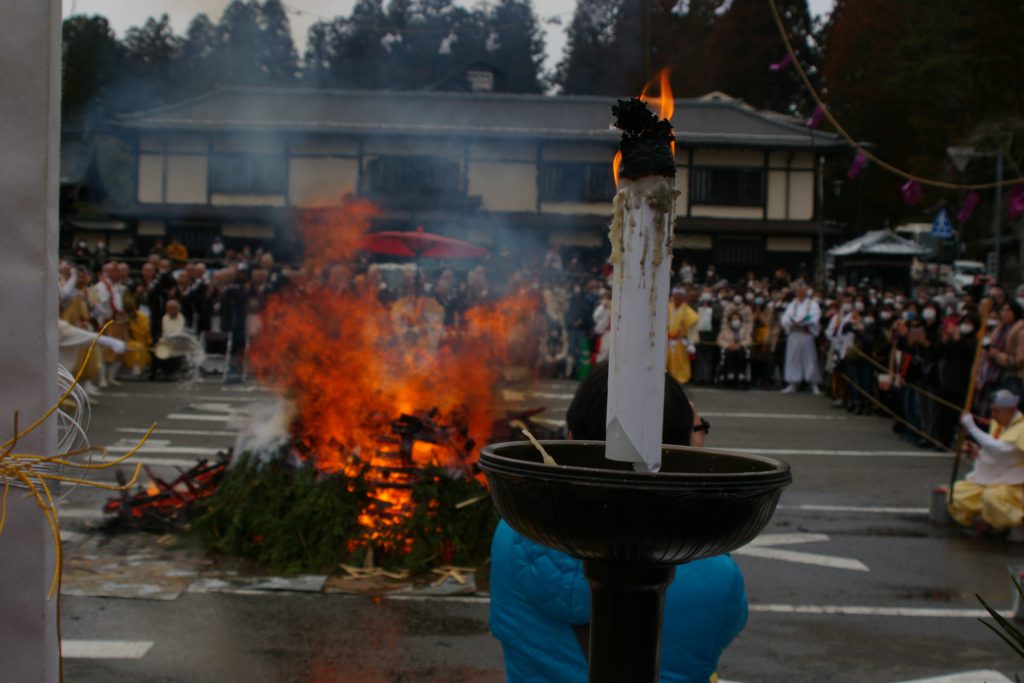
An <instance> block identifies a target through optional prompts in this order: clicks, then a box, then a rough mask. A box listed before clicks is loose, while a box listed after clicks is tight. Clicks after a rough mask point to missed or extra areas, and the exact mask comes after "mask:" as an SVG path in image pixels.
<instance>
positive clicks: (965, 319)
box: [957, 313, 978, 338]
mask: <svg viewBox="0 0 1024 683" xmlns="http://www.w3.org/2000/svg"><path fill="white" fill-rule="evenodd" d="M957 329H958V330H960V336H961V338H963V337H970V336H972V335H974V333H975V332H977V330H978V316H977V315H975V314H973V313H965V314H963V315H961V316H960V319H959V320H958V321H957Z"/></svg>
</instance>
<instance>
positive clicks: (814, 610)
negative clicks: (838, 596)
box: [749, 604, 1013, 619]
mask: <svg viewBox="0 0 1024 683" xmlns="http://www.w3.org/2000/svg"><path fill="white" fill-rule="evenodd" d="M749 607H750V611H751V612H769V613H772V614H835V615H842V616H852V617H919V618H929V619H935V618H941V619H978V618H985V617H988V616H991V615H989V613H988V612H986V611H985V610H983V609H970V608H961V609H957V608H951V607H867V606H861V605H772V604H751V605H750V606H749ZM999 614H1000V615H1002V616H1004V617H1006V618H1008V619H1009V618H1011V617H1012V616H1013V614H1012V612H1011V610H1002V611H999Z"/></svg>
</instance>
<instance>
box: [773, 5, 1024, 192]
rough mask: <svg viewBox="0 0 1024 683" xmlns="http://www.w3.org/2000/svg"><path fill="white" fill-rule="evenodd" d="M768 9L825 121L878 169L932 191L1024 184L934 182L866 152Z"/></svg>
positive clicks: (775, 10)
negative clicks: (834, 112) (835, 113)
mask: <svg viewBox="0 0 1024 683" xmlns="http://www.w3.org/2000/svg"><path fill="white" fill-rule="evenodd" d="M768 6H769V7H770V8H771V10H772V18H773V19H774V20H775V26H776V28H778V29H779V35H780V36H781V37H782V42H783V44H784V45H785V46H786V54H787V55H788V56H789V59H790V64H792V65H793V67H794V68H795V69H796V72H797V74H799V76H800V80H801V81H803V84H804V87H805V88H806V89H807V92H808V94H810V96H811V98H812V99H813V100H814V103H815V104H817V105H818V108H819V110H820V111H821V113H822V114H823V115H824V117H825V119H826V120H827V121H828V122H829V123H830V124H832V127H833V128H835V129H836V132H837V133H839V135H840V137H842V138H843V139H844V140H846V142H847V143H848V144H849V145H850V146H851V147H853V148H854V149H856V150H857V151H858V152H860V153H861V154H863V155H864V156H865V157H866V158H868V159H870V160H871V161H873V162H874V163H875V165H877V166H878V167H880V168H882V169H885V170H886V171H888V172H889V173H892V174H893V175H897V176H899V177H901V178H903V179H904V180H912V181H914V182H916V183H918V184H920V185H927V186H929V187H937V188H939V189H942V190H992V189H995V188H997V187H1009V186H1012V185H1021V184H1024V177H1022V178H1010V179H1008V180H1003V181H1002V182H991V183H950V182H946V181H944V180H934V179H932V178H923V177H921V176H919V175H914V174H913V173H909V172H907V171H904V170H903V169H901V168H898V167H896V166H893V165H892V164H890V163H889V162H887V161H885V160H884V159H880V158H879V157H877V156H875V155H874V154H873V153H872V152H871V151H870V150H868V149H866V148H865V147H864V146H863V145H861V144H860V143H859V142H857V140H855V139H854V137H853V136H852V135H850V133H848V132H847V130H846V129H845V128H844V127H843V126H842V124H840V123H839V121H837V120H836V117H835V116H833V115H832V112H831V111H830V110H829V108H828V105H827V104H825V101H824V100H822V99H821V95H819V94H818V91H817V90H815V88H814V85H813V84H812V83H811V79H810V78H809V77H808V76H807V71H805V70H804V67H803V65H802V64H801V63H800V60H799V59H797V55H796V50H794V49H793V45H792V43H791V42H790V40H789V35H788V34H787V33H786V24H785V22H783V21H782V15H781V14H780V13H779V7H778V5H777V4H776V2H775V0H768Z"/></svg>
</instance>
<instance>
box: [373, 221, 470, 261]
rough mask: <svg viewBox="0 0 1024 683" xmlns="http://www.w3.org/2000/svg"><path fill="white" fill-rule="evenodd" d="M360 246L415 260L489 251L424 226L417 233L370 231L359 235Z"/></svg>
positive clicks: (456, 257)
mask: <svg viewBox="0 0 1024 683" xmlns="http://www.w3.org/2000/svg"><path fill="white" fill-rule="evenodd" d="M357 246H358V248H359V249H362V250H364V251H370V252H373V253H374V254H384V255H386V256H407V257H409V258H415V259H420V258H435V259H459V258H479V257H480V256H483V255H484V254H486V253H487V250H486V249H484V248H483V247H478V246H476V245H475V244H470V243H469V242H464V241H462V240H457V239H454V238H451V237H443V236H441V235H434V234H432V233H429V232H424V230H423V226H420V227H418V228H416V231H415V232H399V231H396V230H388V231H384V232H371V233H369V234H366V235H363V236H362V237H360V238H359V241H358V243H357Z"/></svg>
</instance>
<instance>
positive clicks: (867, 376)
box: [844, 310, 884, 415]
mask: <svg viewBox="0 0 1024 683" xmlns="http://www.w3.org/2000/svg"><path fill="white" fill-rule="evenodd" d="M849 327H850V329H851V331H852V333H853V343H852V345H851V347H850V351H849V352H848V353H847V355H846V358H845V359H844V365H845V366H846V368H847V372H848V373H849V377H850V381H851V382H853V384H854V385H855V386H856V388H855V389H854V390H853V391H851V392H850V406H848V410H851V411H852V412H855V413H857V414H858V415H864V414H866V413H868V412H870V410H871V408H872V403H871V401H870V400H869V399H868V398H867V397H872V398H874V397H875V382H874V373H873V370H874V367H873V366H872V365H871V363H870V362H869V361H868V358H874V357H875V356H876V354H877V350H878V346H879V344H880V343H884V333H883V332H882V331H881V330H880V329H879V327H878V325H877V321H876V320H875V316H874V313H873V312H871V311H865V312H864V315H861V314H860V313H859V312H858V311H856V310H854V312H853V317H852V318H851V320H850V323H849Z"/></svg>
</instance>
